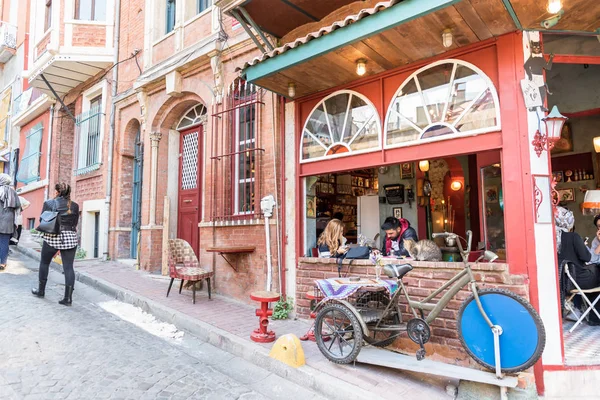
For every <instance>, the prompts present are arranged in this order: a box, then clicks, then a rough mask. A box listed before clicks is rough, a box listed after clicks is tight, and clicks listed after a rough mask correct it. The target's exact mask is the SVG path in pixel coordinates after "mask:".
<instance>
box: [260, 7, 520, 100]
mask: <svg viewBox="0 0 600 400" xmlns="http://www.w3.org/2000/svg"><path fill="white" fill-rule="evenodd" d="M447 28H450V29H452V33H453V36H454V42H453V45H452V47H451V48H450V49H446V48H444V46H443V45H442V40H441V35H442V31H443V30H444V29H447ZM342 29H343V28H342ZM515 30H517V27H516V25H515V24H514V22H513V20H512V18H511V17H510V14H509V13H508V12H507V10H506V8H505V7H504V4H503V3H502V0H463V1H461V2H459V3H456V4H455V5H453V6H449V7H446V8H444V9H442V10H439V11H437V12H434V13H432V14H428V15H426V16H424V17H421V18H418V19H415V20H413V21H410V22H407V23H405V24H402V25H400V26H398V27H396V28H394V29H390V30H387V31H384V32H382V33H380V34H377V35H375V36H371V37H369V38H367V39H363V40H361V41H359V42H356V43H353V44H350V45H346V46H345V47H342V48H340V49H338V50H336V51H333V52H331V53H328V54H326V55H323V56H320V57H316V58H313V59H311V60H309V61H306V62H304V63H301V64H298V65H295V66H292V67H290V68H288V69H286V70H284V71H282V72H279V73H276V74H274V75H270V76H268V77H266V78H263V79H259V80H257V81H256V82H255V83H256V84H258V85H259V86H262V87H265V88H267V89H269V90H271V91H274V92H277V93H280V94H284V95H286V94H287V87H288V83H289V82H295V83H296V97H302V96H305V95H308V94H312V93H316V92H319V91H322V90H326V89H330V88H332V87H336V86H340V85H344V84H348V83H350V82H352V81H355V80H356V79H357V75H356V72H355V71H356V60H358V59H360V58H365V59H366V60H367V75H366V76H369V75H375V74H378V73H380V72H383V71H386V70H390V69H393V68H396V67H400V66H403V65H406V64H410V63H413V62H415V61H418V60H422V59H425V58H429V57H433V56H436V55H439V54H442V53H444V52H446V51H448V50H452V49H456V48H459V47H464V46H467V45H470V44H472V43H477V42H479V41H482V40H486V39H489V38H491V37H495V36H500V35H503V34H506V33H509V32H512V31H515ZM316 40H318V39H316Z"/></svg>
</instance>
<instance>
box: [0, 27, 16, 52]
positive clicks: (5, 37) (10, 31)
mask: <svg viewBox="0 0 600 400" xmlns="http://www.w3.org/2000/svg"><path fill="white" fill-rule="evenodd" d="M0 49H1V50H4V49H12V50H16V49H17V27H16V26H14V25H11V24H9V23H6V22H4V21H0Z"/></svg>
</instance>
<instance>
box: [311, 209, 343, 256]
mask: <svg viewBox="0 0 600 400" xmlns="http://www.w3.org/2000/svg"><path fill="white" fill-rule="evenodd" d="M343 235H344V223H343V222H342V221H340V220H339V219H335V218H334V219H332V220H331V221H329V223H328V224H327V226H326V227H325V230H324V231H323V233H321V236H319V240H318V241H317V245H318V246H319V257H321V258H328V257H337V256H339V255H340V254H344V253H345V252H347V251H348V247H346V246H344V245H342V243H343V242H345V238H344V236H343Z"/></svg>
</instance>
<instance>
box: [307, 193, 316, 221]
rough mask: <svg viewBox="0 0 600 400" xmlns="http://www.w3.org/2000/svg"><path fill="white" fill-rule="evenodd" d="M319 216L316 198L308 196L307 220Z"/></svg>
mask: <svg viewBox="0 0 600 400" xmlns="http://www.w3.org/2000/svg"><path fill="white" fill-rule="evenodd" d="M316 216H317V203H316V201H315V197H314V196H306V218H315V217H316Z"/></svg>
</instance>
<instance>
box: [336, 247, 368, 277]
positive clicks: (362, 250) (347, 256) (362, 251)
mask: <svg viewBox="0 0 600 400" xmlns="http://www.w3.org/2000/svg"><path fill="white" fill-rule="evenodd" d="M370 255H371V248H370V247H369V246H353V247H350V248H349V249H348V251H347V252H346V253H344V254H340V255H339V256H338V257H337V264H338V276H339V277H340V278H341V277H342V263H343V261H344V260H350V262H349V263H348V272H350V264H351V263H352V260H366V259H368V258H369V256H370ZM348 272H346V276H348Z"/></svg>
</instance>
